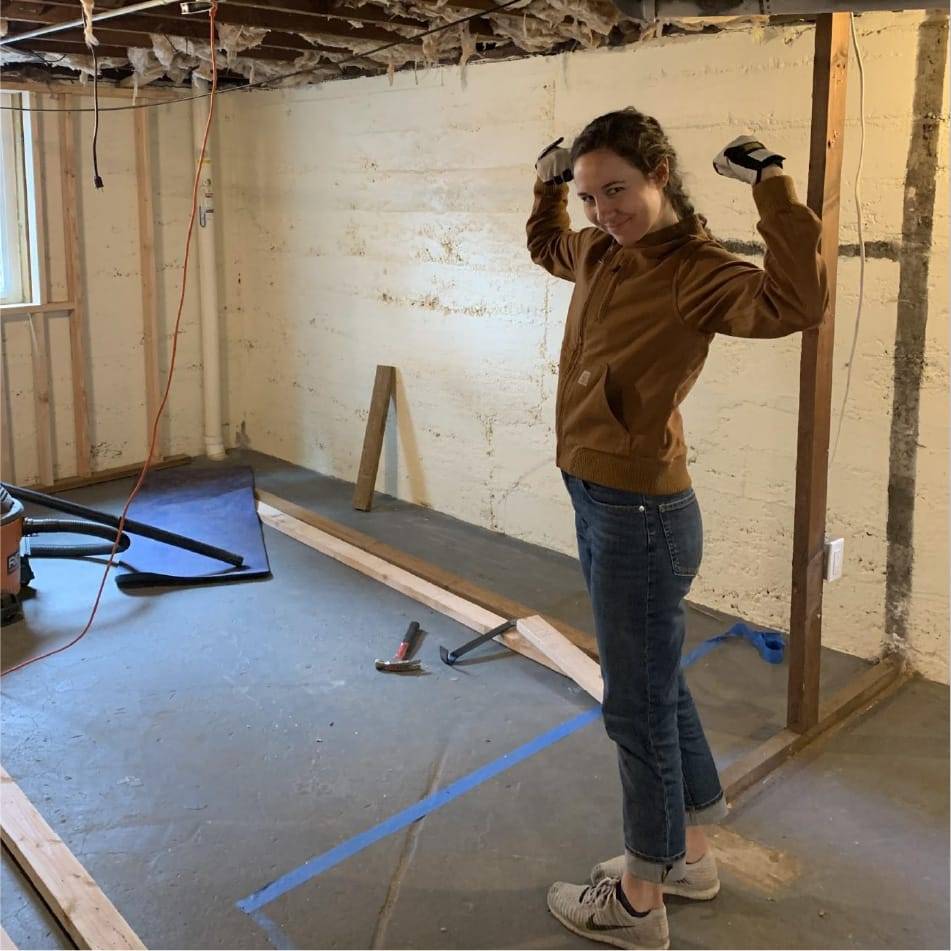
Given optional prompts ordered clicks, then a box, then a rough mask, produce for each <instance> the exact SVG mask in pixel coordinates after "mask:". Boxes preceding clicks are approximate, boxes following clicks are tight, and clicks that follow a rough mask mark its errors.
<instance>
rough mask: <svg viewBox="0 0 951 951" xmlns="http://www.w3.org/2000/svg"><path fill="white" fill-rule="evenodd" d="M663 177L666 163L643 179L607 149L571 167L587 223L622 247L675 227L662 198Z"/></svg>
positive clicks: (675, 219) (629, 165) (633, 168)
mask: <svg viewBox="0 0 951 951" xmlns="http://www.w3.org/2000/svg"><path fill="white" fill-rule="evenodd" d="M667 177H668V171H667V162H666V160H665V161H663V162H662V163H661V164H660V166H658V168H657V170H656V171H655V172H653V173H651V175H647V176H645V175H644V174H643V173H642V172H641V170H640V169H639V168H637V167H635V166H634V165H631V164H630V162H628V161H627V160H626V159H623V158H621V156H620V155H618V154H617V153H616V152H611V151H610V150H608V149H598V150H597V151H595V152H586V153H585V154H584V155H581V156H579V157H578V161H577V162H575V165H574V180H575V185H576V186H577V189H578V197H579V198H580V199H581V201H582V203H583V204H584V211H585V214H586V215H587V217H588V221H590V222H591V224H593V225H594V226H595V227H596V228H600V229H601V230H602V231H606V232H607V233H608V234H609V235H611V237H612V238H614V240H615V241H617V243H618V244H619V245H621V246H622V247H624V246H625V245H632V244H634V243H635V242H637V241H640V239H641V238H643V237H644V235H646V234H649V233H650V232H652V231H657V230H658V229H660V228H666V227H667V226H668V225H672V224H676V223H677V221H678V218H677V215H676V214H675V212H674V210H673V208H671V206H670V202H668V201H667V199H666V196H665V195H664V186H665V185H666V184H667Z"/></svg>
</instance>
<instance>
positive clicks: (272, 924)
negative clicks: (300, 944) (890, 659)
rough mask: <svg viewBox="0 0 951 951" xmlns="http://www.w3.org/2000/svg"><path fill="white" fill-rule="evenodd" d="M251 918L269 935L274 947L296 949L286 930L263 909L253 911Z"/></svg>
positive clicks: (281, 949)
mask: <svg viewBox="0 0 951 951" xmlns="http://www.w3.org/2000/svg"><path fill="white" fill-rule="evenodd" d="M251 919H252V920H253V921H254V923H255V924H256V925H257V926H258V927H259V928H260V929H261V930H262V931H263V932H264V933H265V934H266V935H267V939H268V941H270V942H271V947H272V948H276V949H277V951H295V947H294V944H293V943H292V942H291V939H290V938H288V937H287V935H286V934H284V930H283V929H282V928H281V926H280V925H279V924H278V923H277V922H276V921H274V919H273V918H269V917H268V916H267V915H266V914H264V912H263V911H252V912H251Z"/></svg>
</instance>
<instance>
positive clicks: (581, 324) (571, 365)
mask: <svg viewBox="0 0 951 951" xmlns="http://www.w3.org/2000/svg"><path fill="white" fill-rule="evenodd" d="M619 250H620V246H619V245H617V244H613V243H612V245H611V247H610V248H608V250H607V251H605V253H604V254H603V255H602V256H601V260H600V261H599V262H598V270H597V272H596V273H595V275H594V279H593V280H592V281H591V292H590V293H589V294H588V298H587V300H586V301H585V302H584V306H583V307H582V309H581V316H580V317H579V319H578V342H577V343H576V344H575V347H574V352H573V353H572V354H571V357H570V358H569V360H568V363H567V364H566V365H565V372H564V373H563V374H562V375H561V379H559V381H558V393H557V395H556V412H558V411H560V409H561V404H562V400H563V399H564V392H565V388H566V387H567V386H568V380H569V379H570V377H571V374H572V373H573V372H574V370H575V367H577V365H578V362H579V360H580V359H581V354H582V353H583V352H584V332H585V326H586V325H587V323H588V312H589V310H590V309H591V300H592V298H593V297H594V296H595V291H596V290H597V289H598V285H599V284H600V282H601V281H602V280H603V279H604V274H605V272H606V268H607V265H608V262H609V261H610V260H613V259H614V257H615V256H616V254H617V252H618V251H619ZM612 273H616V272H612ZM608 296H610V295H607V296H606V297H605V299H604V301H602V303H601V306H600V308H599V313H598V316H597V317H596V318H595V319H596V320H600V319H601V314H603V312H604V310H605V307H606V304H607V298H608Z"/></svg>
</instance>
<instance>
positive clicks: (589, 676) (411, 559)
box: [256, 489, 905, 799]
mask: <svg viewBox="0 0 951 951" xmlns="http://www.w3.org/2000/svg"><path fill="white" fill-rule="evenodd" d="M256 495H257V498H258V514H259V515H260V517H261V520H262V521H263V522H264V524H265V525H269V526H270V527H271V528H274V529H276V530H277V531H280V532H282V533H283V534H285V535H287V536H289V537H290V538H294V539H296V540H297V541H299V542H302V543H303V544H305V545H308V546H309V547H311V548H313V549H315V550H317V551H319V552H321V553H322V554H324V555H327V556H328V557H330V558H334V559H335V560H337V561H340V562H341V563H343V564H345V565H347V566H349V567H351V568H353V569H355V570H356V571H359V572H361V573H362V574H365V575H367V576H368V577H371V578H374V579H375V580H377V581H379V582H381V583H383V584H386V585H388V586H389V587H391V588H394V589H395V590H397V591H399V592H400V593H401V594H405V595H406V596H407V597H410V598H413V599H415V600H416V601H419V602H420V603H421V604H425V605H426V606H427V607H430V608H432V609H433V610H435V611H439V612H440V613H442V614H445V615H446V616H448V617H451V618H453V620H455V621H458V622H459V623H460V624H463V625H465V626H466V627H469V628H471V629H472V630H474V631H476V632H477V633H480V634H482V633H484V632H486V631H488V630H491V629H492V628H493V627H497V626H498V625H499V624H501V623H502V621H504V620H515V621H516V629H515V631H509V632H507V633H505V634H503V635H501V636H499V637H497V638H496V640H497V641H499V642H500V643H502V644H504V645H505V646H506V647H508V648H509V649H510V650H513V651H515V652H516V653H518V654H522V655H524V656H525V657H528V658H529V659H530V660H534V661H536V662H537V663H541V664H544V665H545V666H546V667H548V668H550V669H552V670H555V671H556V672H557V673H561V674H564V675H565V676H566V677H570V678H571V679H572V680H574V681H575V683H577V684H578V686H579V687H581V688H582V689H583V690H584V691H585V692H586V693H587V694H589V695H590V696H591V697H592V698H594V699H595V700H597V701H598V702H599V703H600V702H601V690H602V687H601V671H600V668H599V667H598V664H597V663H596V661H595V660H593V659H592V657H591V653H594V654H595V656H597V655H596V652H592V651H590V648H591V647H592V646H593V644H594V639H593V638H592V637H591V636H590V635H589V634H586V633H585V632H583V631H579V630H577V629H576V628H572V627H570V626H568V625H565V624H561V623H559V622H552V621H550V620H548V619H546V618H543V617H541V616H540V615H538V613H537V612H536V611H534V610H533V609H531V608H529V607H526V606H525V605H523V604H519V603H518V602H515V601H512V600H510V599H507V598H503V597H502V596H501V595H495V594H493V593H492V592H489V591H486V590H485V589H482V588H478V587H477V586H475V585H472V584H471V583H469V582H467V581H465V579H462V578H459V577H458V576H456V575H453V574H451V573H450V572H448V571H446V570H445V569H443V568H440V567H438V566H437V565H433V564H430V563H429V562H426V561H424V560H423V559H421V558H417V557H415V556H413V555H407V554H406V553H404V552H400V551H399V550H397V549H395V548H392V547H390V546H389V545H386V544H385V543H383V542H379V541H377V540H376V539H373V538H371V537H370V536H368V535H364V534H363V533H361V532H357V531H355V530H354V529H351V528H348V527H347V526H345V525H341V524H339V523H338V522H334V521H333V520H331V519H329V518H325V517H324V516H321V515H318V514H317V513H316V512H312V511H310V510H309V509H305V508H303V507H302V506H300V505H296V504H295V503H293V502H289V501H287V500H286V499H282V498H280V497H279V496H276V495H274V494H273V493H270V492H265V491H262V490H260V489H259V490H257V492H256ZM460 591H461V592H465V594H462V595H460V594H458V593H457V592H460ZM466 595H470V596H472V595H474V596H475V599H470V598H469V597H466ZM476 599H477V600H476ZM485 604H491V605H494V606H496V607H504V609H505V610H503V613H502V614H496V613H494V612H493V611H492V610H490V609H486V608H485V607H484V605H485ZM503 615H504V616H503ZM582 648H585V649H582ZM904 677H905V670H904V667H903V666H902V664H901V663H900V662H899V661H898V660H897V659H896V658H885V659H884V660H883V661H881V662H880V663H878V664H876V665H875V666H873V667H870V668H869V669H867V670H865V671H863V672H862V673H861V674H859V675H858V676H857V677H856V678H855V679H854V680H853V681H852V682H851V683H850V684H848V685H847V686H846V687H844V688H843V689H842V690H840V691H839V692H838V693H837V694H835V695H834V696H833V697H832V698H830V699H829V701H828V702H827V703H825V704H823V705H822V706H821V707H820V715H819V717H818V719H817V721H816V723H815V724H813V726H812V727H811V728H810V729H809V730H807V731H804V732H801V733H800V732H796V731H794V730H790V729H788V728H787V729H785V730H781V731H780V732H779V733H777V734H776V735H775V736H773V737H771V738H770V739H768V740H767V741H766V742H764V743H762V744H760V745H759V746H758V747H756V748H755V749H754V750H752V751H751V752H749V753H747V754H746V755H745V756H743V757H741V758H740V759H739V760H737V761H736V762H735V763H733V764H732V765H731V766H729V767H727V768H726V769H725V770H724V771H723V774H722V776H721V779H722V782H723V789H724V792H725V793H726V795H727V797H728V798H729V799H734V798H735V797H737V796H739V795H740V794H741V793H742V792H744V791H745V790H747V789H749V788H750V787H752V786H753V785H754V784H755V783H757V782H759V781H760V780H762V779H763V778H764V777H765V776H766V775H767V774H768V773H770V772H771V771H772V770H774V769H776V768H777V767H778V766H780V765H782V764H783V763H784V762H785V761H786V760H787V759H789V758H790V757H791V756H793V755H794V754H795V753H797V752H799V751H800V750H801V749H803V748H804V747H805V746H807V745H808V744H809V743H811V742H812V741H813V740H815V739H816V738H817V737H819V736H821V735H822V734H823V733H825V732H827V731H828V730H831V729H833V728H834V727H836V726H838V725H840V724H841V723H843V722H844V721H845V720H846V718H847V717H849V716H850V715H851V714H853V713H856V712H857V711H859V710H861V709H862V708H863V707H867V706H870V705H872V704H874V703H876V702H877V701H878V700H881V699H883V698H884V697H886V696H888V695H889V694H890V693H891V692H892V691H893V690H894V689H895V688H896V687H897V686H898V685H899V684H900V683H901V682H902V681H903V680H904Z"/></svg>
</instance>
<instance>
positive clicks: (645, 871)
mask: <svg viewBox="0 0 951 951" xmlns="http://www.w3.org/2000/svg"><path fill="white" fill-rule="evenodd" d="M624 859H625V863H626V867H627V874H628V875H631V876H633V877H634V878H639V879H641V880H642V881H645V882H653V883H654V884H655V885H663V884H664V882H666V881H667V879H668V878H669V879H670V880H671V881H673V882H676V881H678V880H679V879H681V878H683V877H684V876H685V875H686V874H687V853H686V852H685V853H684V854H683V855H681V856H680V858H678V859H664V860H662V861H657V860H656V859H645V858H641V856H639V855H634V853H633V852H627V851H626V852H625V853H624Z"/></svg>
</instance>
